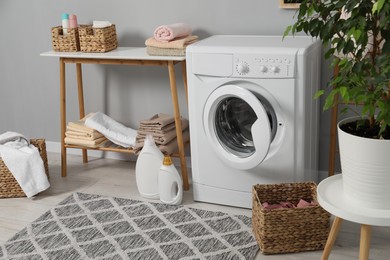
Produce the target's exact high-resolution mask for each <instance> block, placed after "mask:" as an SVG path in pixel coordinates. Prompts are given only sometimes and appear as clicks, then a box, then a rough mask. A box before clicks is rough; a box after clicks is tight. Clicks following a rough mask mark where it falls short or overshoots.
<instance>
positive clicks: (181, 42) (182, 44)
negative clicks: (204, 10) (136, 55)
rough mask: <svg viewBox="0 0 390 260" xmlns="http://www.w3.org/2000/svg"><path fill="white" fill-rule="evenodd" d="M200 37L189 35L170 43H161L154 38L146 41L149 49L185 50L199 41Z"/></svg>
mask: <svg viewBox="0 0 390 260" xmlns="http://www.w3.org/2000/svg"><path fill="white" fill-rule="evenodd" d="M198 38H199V37H198V36H196V35H189V36H186V37H183V38H178V39H175V40H173V41H170V42H160V41H158V40H156V39H155V38H153V37H150V38H148V39H147V40H146V41H145V45H146V46H147V47H155V48H164V49H180V50H183V49H185V48H186V47H187V46H188V45H190V44H191V43H194V42H196V41H198Z"/></svg>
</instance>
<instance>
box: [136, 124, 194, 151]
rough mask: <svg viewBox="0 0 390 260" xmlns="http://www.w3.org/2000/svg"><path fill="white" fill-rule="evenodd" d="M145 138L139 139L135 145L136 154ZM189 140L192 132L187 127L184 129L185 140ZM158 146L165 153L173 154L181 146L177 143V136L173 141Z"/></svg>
mask: <svg viewBox="0 0 390 260" xmlns="http://www.w3.org/2000/svg"><path fill="white" fill-rule="evenodd" d="M144 140H145V139H142V140H141V139H140V140H137V143H136V145H135V147H134V152H135V154H139V153H140V151H141V149H142V147H143V146H144ZM189 140H190V132H189V129H186V130H185V131H183V142H184V143H187V142H188V141H189ZM157 147H158V149H159V150H160V151H161V152H162V153H164V154H173V153H174V152H176V151H177V150H178V147H179V146H178V144H177V138H176V137H175V138H174V139H173V140H172V141H170V142H169V143H167V144H162V145H159V144H157Z"/></svg>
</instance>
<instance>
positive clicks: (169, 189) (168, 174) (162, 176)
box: [158, 156, 183, 205]
mask: <svg viewBox="0 0 390 260" xmlns="http://www.w3.org/2000/svg"><path fill="white" fill-rule="evenodd" d="M158 191H159V193H160V200H161V202H163V203H166V204H170V205H178V204H180V203H181V201H182V199H183V180H182V179H181V176H180V174H179V173H178V171H177V170H176V168H175V166H174V165H173V163H172V160H171V157H170V156H164V161H163V164H162V165H161V167H160V171H159V172H158Z"/></svg>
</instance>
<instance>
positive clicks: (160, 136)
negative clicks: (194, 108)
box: [137, 119, 189, 144]
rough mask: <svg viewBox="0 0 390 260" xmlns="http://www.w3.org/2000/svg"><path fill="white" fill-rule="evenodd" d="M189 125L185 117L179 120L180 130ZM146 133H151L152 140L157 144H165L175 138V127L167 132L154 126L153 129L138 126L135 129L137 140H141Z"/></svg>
mask: <svg viewBox="0 0 390 260" xmlns="http://www.w3.org/2000/svg"><path fill="white" fill-rule="evenodd" d="M174 124H175V123H172V124H170V125H174ZM188 126H189V122H188V120H187V119H182V120H181V127H182V131H184V130H186V129H187V128H188ZM152 129H153V128H152ZM147 135H152V136H153V138H154V141H155V142H156V143H157V144H167V143H169V142H170V141H172V140H173V139H174V138H176V127H173V128H172V129H171V130H170V131H168V132H165V131H164V132H163V131H161V130H158V129H156V128H154V129H153V130H145V129H144V128H143V127H140V128H139V129H138V131H137V140H143V139H144V138H145V137H146V136H147Z"/></svg>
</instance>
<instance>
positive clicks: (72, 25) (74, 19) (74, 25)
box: [69, 14, 77, 28]
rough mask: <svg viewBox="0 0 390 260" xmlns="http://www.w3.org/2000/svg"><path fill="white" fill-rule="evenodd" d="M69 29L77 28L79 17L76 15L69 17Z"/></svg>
mask: <svg viewBox="0 0 390 260" xmlns="http://www.w3.org/2000/svg"><path fill="white" fill-rule="evenodd" d="M69 28H77V16H76V15H75V14H70V15H69Z"/></svg>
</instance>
